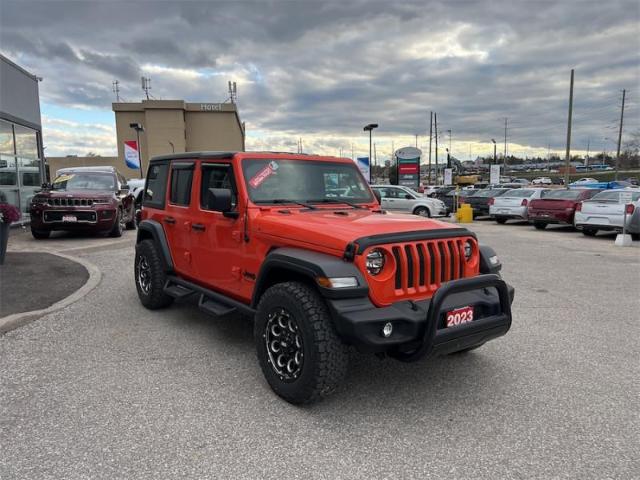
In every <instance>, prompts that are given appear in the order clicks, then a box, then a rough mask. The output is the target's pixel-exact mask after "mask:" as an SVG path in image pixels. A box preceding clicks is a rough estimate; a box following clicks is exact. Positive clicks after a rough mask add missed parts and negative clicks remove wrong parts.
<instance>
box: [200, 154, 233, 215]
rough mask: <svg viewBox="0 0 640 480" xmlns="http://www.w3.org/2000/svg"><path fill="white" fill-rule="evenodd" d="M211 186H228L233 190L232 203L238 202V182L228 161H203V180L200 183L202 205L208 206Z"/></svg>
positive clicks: (202, 206) (204, 207)
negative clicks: (208, 193) (208, 194)
mask: <svg viewBox="0 0 640 480" xmlns="http://www.w3.org/2000/svg"><path fill="white" fill-rule="evenodd" d="M210 188H227V189H229V190H231V204H232V208H234V209H235V207H236V204H237V195H236V182H235V178H234V176H233V169H232V168H231V165H229V164H226V163H203V164H202V182H201V183H200V207H201V208H202V209H203V210H208V208H207V192H208V191H209V189H210Z"/></svg>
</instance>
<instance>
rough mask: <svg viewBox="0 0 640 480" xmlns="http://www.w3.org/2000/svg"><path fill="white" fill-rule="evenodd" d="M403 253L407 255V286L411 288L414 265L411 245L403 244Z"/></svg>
mask: <svg viewBox="0 0 640 480" xmlns="http://www.w3.org/2000/svg"><path fill="white" fill-rule="evenodd" d="M404 253H405V254H406V255H407V277H408V278H407V287H409V288H412V287H413V286H414V283H413V269H414V268H415V267H414V265H413V253H412V252H411V247H410V246H409V245H405V246H404Z"/></svg>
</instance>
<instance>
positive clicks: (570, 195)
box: [542, 190, 582, 200]
mask: <svg viewBox="0 0 640 480" xmlns="http://www.w3.org/2000/svg"><path fill="white" fill-rule="evenodd" d="M581 193H582V190H549V191H548V192H543V193H542V198H555V199H558V200H576V199H577V198H578V197H579V196H580V194H581Z"/></svg>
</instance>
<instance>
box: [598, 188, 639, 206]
mask: <svg viewBox="0 0 640 480" xmlns="http://www.w3.org/2000/svg"><path fill="white" fill-rule="evenodd" d="M620 193H621V192H620V190H609V191H604V192H600V193H598V194H597V195H594V196H593V197H592V198H591V200H589V201H590V202H602V201H605V202H616V203H619V202H620ZM639 198H640V191H638V192H633V193H632V194H631V201H632V202H636V201H638V199H639Z"/></svg>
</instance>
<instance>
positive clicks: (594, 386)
mask: <svg viewBox="0 0 640 480" xmlns="http://www.w3.org/2000/svg"><path fill="white" fill-rule="evenodd" d="M471 228H472V229H473V230H475V231H476V232H477V234H478V236H479V238H480V240H481V242H483V243H487V244H489V245H492V246H493V247H494V248H495V249H496V250H497V252H498V254H499V256H500V258H501V259H502V261H503V262H504V270H503V274H504V277H505V278H506V279H507V281H508V282H510V283H512V284H513V285H514V286H515V288H516V299H515V303H514V308H513V313H514V322H513V326H512V329H511V331H510V332H509V333H508V334H507V335H506V336H505V337H502V338H500V339H498V340H495V341H492V342H490V343H488V344H486V345H485V346H483V347H482V348H480V349H478V350H476V351H474V352H472V353H469V354H466V355H453V356H448V357H442V358H437V359H431V360H426V361H422V362H418V363H416V364H402V363H399V362H395V361H393V360H384V361H381V360H379V359H377V358H376V357H374V356H369V355H360V354H353V355H352V358H351V360H352V362H351V369H350V373H349V376H348V378H347V381H346V382H345V384H344V386H343V388H342V389H341V390H340V391H339V392H338V393H337V394H336V395H334V396H332V397H330V398H328V399H327V400H325V401H323V402H321V403H319V404H316V405H313V406H309V407H303V408H301V407H294V406H291V405H289V404H287V403H285V402H283V401H282V400H280V399H279V398H278V397H276V396H275V395H274V394H273V393H272V392H271V391H270V389H269V387H268V386H267V384H266V382H265V381H264V379H263V377H262V374H261V372H260V368H259V366H258V363H257V361H256V359H255V353H254V347H253V342H252V335H251V328H252V326H251V322H250V320H248V319H246V318H241V317H230V318H224V319H212V318H209V317H207V316H205V315H204V314H203V313H201V312H200V311H198V310H197V309H196V308H195V307H194V306H192V305H176V306H174V307H172V308H170V309H167V310H163V311H156V312H151V311H148V310H145V309H144V308H143V307H142V306H141V305H140V303H139V302H138V299H137V296H136V292H135V286H134V283H133V275H132V269H133V264H132V257H133V246H132V243H131V242H132V240H131V239H132V238H133V236H129V237H128V238H129V239H130V240H129V242H128V243H119V244H117V245H115V246H112V247H108V246H103V247H101V248H98V249H95V248H94V249H93V250H92V251H88V252H82V251H81V250H77V251H76V253H75V254H76V255H80V256H82V257H83V258H86V259H88V260H90V261H91V262H92V263H93V264H95V265H97V266H98V267H99V268H100V269H101V270H102V272H103V277H102V281H101V284H100V285H99V286H98V287H97V288H96V289H94V290H93V291H92V292H91V293H90V294H89V295H87V296H86V297H85V298H83V299H82V300H80V301H78V302H76V303H74V304H72V305H70V306H68V307H66V308H64V309H63V310H60V311H57V312H55V313H53V314H50V315H47V316H45V317H43V318H41V319H39V320H38V321H36V322H34V323H31V324H29V325H27V326H25V327H22V328H20V329H17V330H15V331H12V332H9V333H8V334H6V335H4V336H2V337H0V452H2V453H1V454H0V478H1V479H3V480H4V479H14V478H16V479H22V478H29V479H40V478H52V479H54V478H55V479H59V478H65V479H80V478H105V479H107V478H108V479H117V478H135V479H143V478H162V479H165V478H198V479H202V478H216V479H223V478H232V479H245V478H247V479H262V478H265V479H266V478H274V479H275V478H278V479H279V478H289V479H298V478H300V479H315V478H318V479H324V478H326V479H335V478H349V479H359V478H361V479H372V478H394V479H398V478H402V479H405V478H461V479H483V478H486V479H492V480H493V479H498V478H515V479H520V478H522V479H525V478H526V479H529V478H540V479H549V478H581V479H587V478H594V479H602V478H621V479H627V478H629V479H631V478H638V477H640V460H639V455H638V452H639V451H640V440H639V438H640V437H639V435H638V432H639V431H640V420H639V416H638V411H639V398H640V388H639V386H638V385H639V383H638V378H640V362H639V361H638V359H639V358H640V355H639V354H640V351H639V350H640V348H639V346H638V345H639V344H638V338H639V337H640V335H639V334H640V328H639V321H640V300H639V297H638V285H639V281H640V249H639V248H637V247H638V242H635V246H634V247H633V248H617V247H614V246H613V240H612V239H611V238H610V237H608V238H584V237H583V236H582V235H581V234H579V233H575V232H570V231H568V230H567V229H550V230H548V231H542V232H539V231H536V230H534V229H533V228H532V227H530V226H526V225H504V226H497V225H495V224H494V223H492V222H475V223H474V224H473V225H472V226H471ZM34 288H37V286H34Z"/></svg>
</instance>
